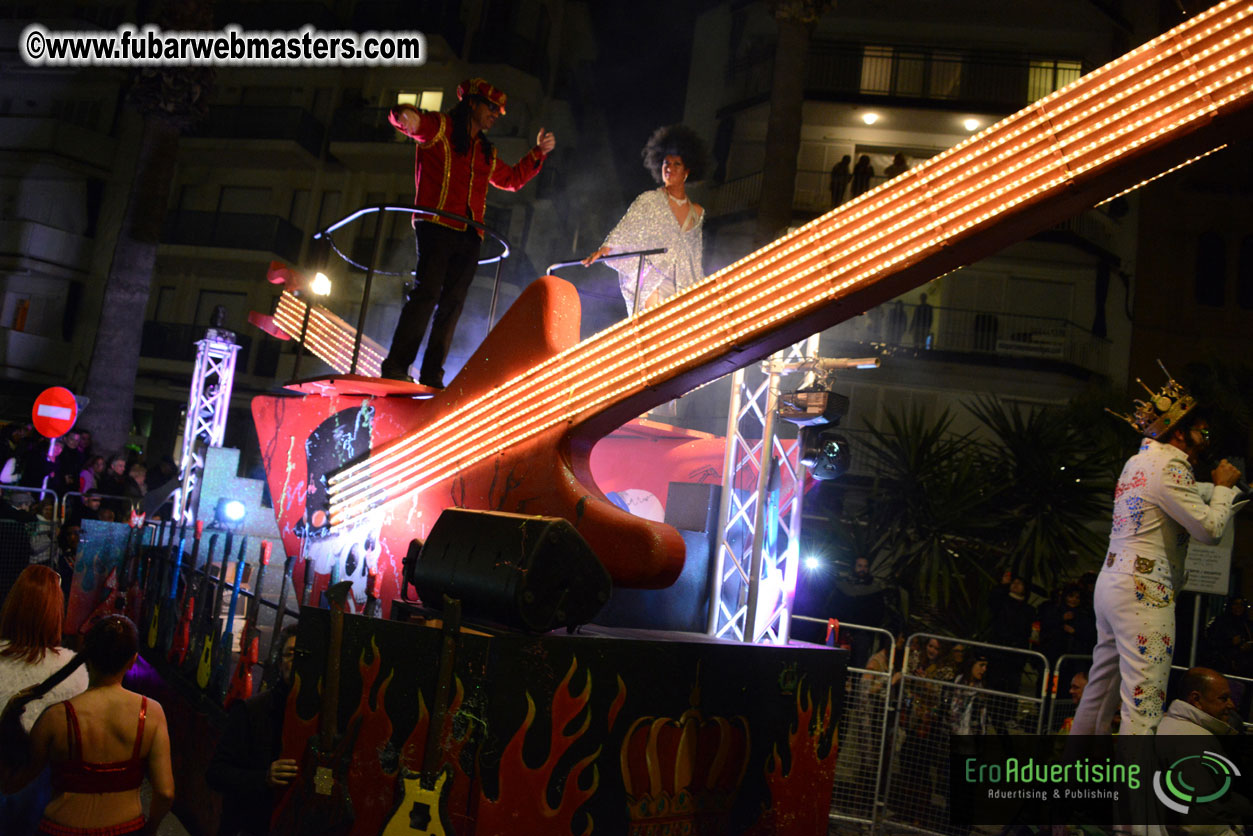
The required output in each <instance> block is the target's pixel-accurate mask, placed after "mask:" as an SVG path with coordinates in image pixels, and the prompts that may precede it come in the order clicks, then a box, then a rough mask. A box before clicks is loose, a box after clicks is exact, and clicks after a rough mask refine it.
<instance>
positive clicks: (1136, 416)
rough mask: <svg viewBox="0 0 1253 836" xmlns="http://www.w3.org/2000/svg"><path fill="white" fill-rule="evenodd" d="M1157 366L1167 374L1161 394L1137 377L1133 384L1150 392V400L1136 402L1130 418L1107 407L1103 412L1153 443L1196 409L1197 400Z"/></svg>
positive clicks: (1159, 362) (1167, 373)
mask: <svg viewBox="0 0 1253 836" xmlns="http://www.w3.org/2000/svg"><path fill="white" fill-rule="evenodd" d="M1157 365H1158V366H1159V367H1160V368H1161V370H1162V373H1163V374H1164V375H1166V385H1164V386H1163V387H1162V388H1161V391H1159V392H1154V391H1153V390H1152V389H1150V388H1149V387H1148V384H1146V383H1145V382H1144V381H1143V380H1141V379H1140V378H1138V377H1137V378H1136V383H1139V384H1140V385H1141V386H1143V387H1144V391H1146V392H1148V393H1149V399H1148V400H1147V401H1142V400H1137V401H1136V402H1135V405H1136V408H1135V412H1134V413H1133V414H1131V415H1123V414H1121V413H1118V412H1115V411H1114V410H1112V409H1110V408H1108V407H1106V409H1105V411H1106V412H1108V413H1109V414H1110V415H1114V416H1116V417H1118V418H1121V419H1123V420H1124V421H1126V422H1127V423H1128V424H1130V425H1131V426H1132V427H1133V428H1134V429H1135V431H1136V432H1138V433H1139V434H1140V435H1142V436H1144V437H1146V438H1152V439H1154V440H1157V439H1159V438H1161V437H1162V436H1164V435H1166V434H1167V433H1168V432H1170V430H1171V429H1172V428H1173V427H1174V426H1175V425H1176V424H1178V423H1179V421H1180V420H1181V419H1182V418H1183V417H1184V416H1185V415H1187V414H1188V413H1189V412H1191V411H1192V410H1193V409H1194V408H1196V398H1194V397H1192V395H1191V394H1189V393H1188V390H1187V389H1185V388H1184V387H1183V384H1182V383H1179V382H1178V381H1177V380H1175V379H1174V378H1173V377H1171V374H1170V372H1168V371H1167V370H1166V366H1165V365H1164V364H1163V363H1162V361H1161V360H1158V361H1157Z"/></svg>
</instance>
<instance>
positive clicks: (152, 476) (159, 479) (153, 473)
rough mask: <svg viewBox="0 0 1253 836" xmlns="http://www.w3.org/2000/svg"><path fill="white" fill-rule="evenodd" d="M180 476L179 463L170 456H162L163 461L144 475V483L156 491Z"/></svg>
mask: <svg viewBox="0 0 1253 836" xmlns="http://www.w3.org/2000/svg"><path fill="white" fill-rule="evenodd" d="M177 477H178V465H176V464H174V459H173V458H171V457H170V456H168V455H166V456H162V457H161V462H160V463H159V464H158V465H157V466H156V467H154V468H152V469H151V470H149V471H148V473H147V475H145V477H144V485H145V487H146V488H147V490H149V491H155V490H157V489H158V488H161V487H163V486H165V485H166V484H168V483H169V482H170V480H172V479H176V478H177Z"/></svg>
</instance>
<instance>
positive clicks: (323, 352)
mask: <svg viewBox="0 0 1253 836" xmlns="http://www.w3.org/2000/svg"><path fill="white" fill-rule="evenodd" d="M306 315H307V316H308V320H307V321H306V319H305V317H306ZM273 319H274V323H275V324H276V325H277V326H278V327H279V328H281V329H282V331H283V332H284V334H286V335H287V336H289V337H290V338H291V339H293V340H297V341H300V335H301V333H302V332H303V334H304V340H303V341H302V344H303V345H304V347H305V348H307V349H309V350H310V351H312V352H313V354H314V355H315V356H316V357H317V358H318V359H320V360H322V362H324V363H326V364H327V365H328V366H330V367H331V368H332V369H334V370H335V371H337V372H339V373H340V374H348V373H349V372H351V371H352V350H353V340H354V339H355V338H356V335H357V329H355V328H353V327H352V326H351V325H349V324H348V323H347V322H345V321H344V320H342V319H340V318H339V317H338V316H336V315H335V314H333V313H331V312H330V311H328V310H327V309H326V308H324V307H322V306H321V305H310V304H308V303H307V302H305V301H304V300H303V299H300V298H299V297H297V296H296V295H295V294H293V293H291V292H290V291H286V290H285V291H283V294H282V295H281V296H280V297H279V300H278V307H276V308H275V310H274V316H273ZM386 355H387V350H386V349H384V348H383V347H382V346H381V345H379V344H378V343H377V342H375V341H374V340H372V339H370V338H369V337H367V336H365V335H364V334H363V335H362V336H361V348H360V350H359V351H358V356H357V370H356V371H357V374H361V375H365V376H366V377H378V376H379V375H380V374H381V368H382V364H383V358H384V357H385V356H386Z"/></svg>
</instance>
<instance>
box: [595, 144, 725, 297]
mask: <svg viewBox="0 0 1253 836" xmlns="http://www.w3.org/2000/svg"><path fill="white" fill-rule="evenodd" d="M640 155H641V156H642V157H643V158H644V167H645V168H646V169H648V171H649V173H651V174H652V175H653V179H654V180H656V181H657V182H658V183H660V184H661V188H659V189H653V190H651V191H647V192H644V193H643V194H642V195H640V196H639V197H637V198H636V199H635V201H634V202H633V203H632V204H631V207H630V208H629V209H627V213H626V214H625V215H623V216H622V220H620V221H618V225H617V226H615V227H614V228H613V230H612V231H611V232H610V233H609V235H608V237H607V238H605V243H604V244H602V245H601V247H600V249H598V250H597V251H596V252H594V253H592V254H591V255H589V256H588V257H587V258H585V259H583V263H584V264H585V265H590V264H592V263H593V262H594V261H596V260H597V259H600V258H605V257H606V256H609V255H612V254H613V253H622V252H633V251H636V250H652V249H658V248H662V247H664V248H665V250H666V251H665V252H664V253H660V254H657V255H650V256H646V257H645V258H644V263H643V266H642V267H641V266H640V263H639V261H638V259H635V258H623V259H618V260H613V261H610V262H609V266H611V267H613V269H614V270H616V271H617V272H618V285H619V287H620V288H621V290H622V297H623V299H625V300H626V305H627V310H628V311H631V312H632V313H638V312H639V311H640V310H643V309H644V308H647V307H650V306H652V305H655V304H657V303H658V302H661V301H664V300H665V299H668V298H669V297H671V296H673V295H674V294H675V293H678V292H679V291H680V290H682V289H683V288H685V287H687V286H688V285H691V284H695V283H696V282H698V281H700V280H701V279H703V278H704V277H705V271H704V268H703V266H702V261H701V249H702V246H703V244H702V238H701V227H702V225H703V222H704V220H705V210H704V209H702V208H701V207H700V206H698V205H697V204H695V203H692V202H691V200H690V199H689V198H688V196H687V182H688V180H691V181H692V182H696V181H697V180H700V179H701V178H702V177H704V175H705V169H706V168H707V167H708V157H707V155H706V153H705V146H704V143H702V142H701V139H700V137H699V136H697V135H696V132H695V131H693V130H692V129H691V128H689V127H687V126H686V125H670V126H668V127H664V128H658V129H657V130H655V131H653V135H652V136H651V137H649V140H648V144H647V145H645V146H644V149H643V151H641V152H640Z"/></svg>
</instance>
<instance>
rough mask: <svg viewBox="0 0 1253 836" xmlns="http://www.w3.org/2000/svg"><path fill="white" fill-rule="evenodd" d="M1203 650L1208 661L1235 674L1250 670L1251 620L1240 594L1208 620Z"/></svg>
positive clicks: (1252, 656)
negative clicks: (1215, 616)
mask: <svg viewBox="0 0 1253 836" xmlns="http://www.w3.org/2000/svg"><path fill="white" fill-rule="evenodd" d="M1205 651H1206V652H1205V656H1206V659H1207V661H1208V662H1209V663H1210V664H1211V665H1213V666H1214V667H1216V668H1218V669H1219V670H1223V671H1226V672H1228V673H1231V674H1235V675H1236V676H1248V675H1249V673H1251V672H1253V624H1249V619H1248V608H1247V607H1246V605H1245V601H1244V599H1243V598H1241V597H1240V596H1238V595H1237V596H1235V597H1233V598H1231V599H1230V600H1229V601H1228V602H1227V609H1226V610H1225V611H1224V612H1223V613H1222V614H1221V615H1219V616H1218V617H1217V618H1215V619H1214V620H1213V621H1212V622H1211V623H1210V625H1209V628H1208V629H1207V630H1206V631H1205Z"/></svg>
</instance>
